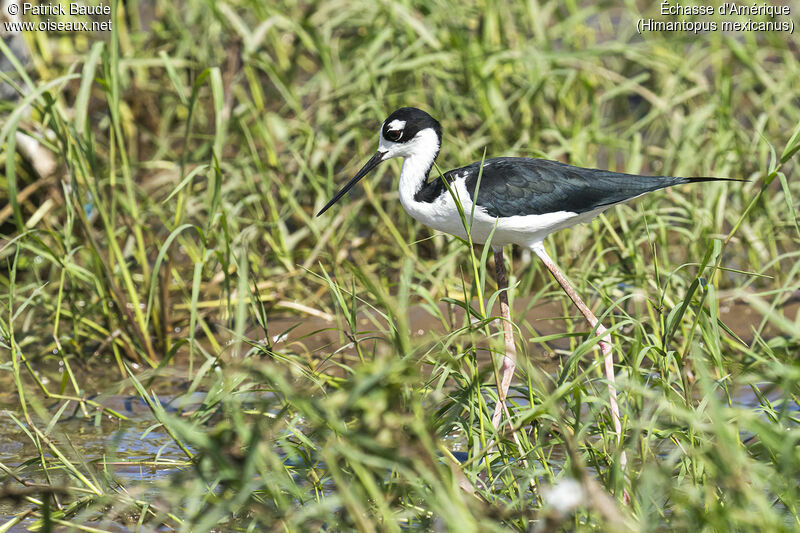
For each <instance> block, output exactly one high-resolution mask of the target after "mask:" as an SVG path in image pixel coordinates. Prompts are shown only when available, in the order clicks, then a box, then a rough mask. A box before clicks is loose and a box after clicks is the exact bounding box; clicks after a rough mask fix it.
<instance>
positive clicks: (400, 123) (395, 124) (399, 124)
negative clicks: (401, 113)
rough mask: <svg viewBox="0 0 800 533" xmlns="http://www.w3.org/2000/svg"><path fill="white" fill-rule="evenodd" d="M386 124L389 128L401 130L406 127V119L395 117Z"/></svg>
mask: <svg viewBox="0 0 800 533" xmlns="http://www.w3.org/2000/svg"><path fill="white" fill-rule="evenodd" d="M387 126H388V127H389V129H390V130H402V129H403V128H405V127H406V121H405V120H397V119H395V120H393V121H391V122H390V123H388V124H387Z"/></svg>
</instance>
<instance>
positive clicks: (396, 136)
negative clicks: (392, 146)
mask: <svg viewBox="0 0 800 533" xmlns="http://www.w3.org/2000/svg"><path fill="white" fill-rule="evenodd" d="M402 136H403V130H387V131H386V135H385V137H386V139H387V140H389V141H395V142H396V141H399V140H400V137H402Z"/></svg>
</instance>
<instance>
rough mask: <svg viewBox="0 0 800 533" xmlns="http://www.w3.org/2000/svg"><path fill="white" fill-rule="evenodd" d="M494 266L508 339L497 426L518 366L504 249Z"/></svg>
mask: <svg viewBox="0 0 800 533" xmlns="http://www.w3.org/2000/svg"><path fill="white" fill-rule="evenodd" d="M494 268H495V272H496V274H497V288H498V289H499V290H500V291H501V292H500V316H502V317H503V336H504V337H505V341H506V355H505V357H503V375H502V378H501V380H500V383H499V384H498V387H497V404H496V405H495V406H494V415H493V416H492V425H493V426H494V427H495V428H497V427H498V425H499V424H500V416H501V414H502V412H503V410H504V409H505V405H506V397H507V396H508V389H509V387H511V379H512V378H513V377H514V369H516V367H517V347H516V346H515V345H514V330H513V329H512V327H511V309H510V308H509V307H508V290H507V289H508V281H507V280H506V266H505V264H504V263H503V249H502V248H498V249H496V250H495V252H494Z"/></svg>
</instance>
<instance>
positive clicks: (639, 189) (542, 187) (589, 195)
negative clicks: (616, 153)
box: [414, 157, 693, 217]
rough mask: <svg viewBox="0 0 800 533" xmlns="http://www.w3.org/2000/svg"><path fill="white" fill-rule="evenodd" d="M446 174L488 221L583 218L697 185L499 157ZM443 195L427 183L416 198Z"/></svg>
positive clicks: (435, 185) (441, 186) (442, 189)
mask: <svg viewBox="0 0 800 533" xmlns="http://www.w3.org/2000/svg"><path fill="white" fill-rule="evenodd" d="M480 168H481V163H480V162H476V163H473V164H471V165H467V166H466V167H462V168H457V169H454V170H451V171H449V172H447V173H445V175H444V177H445V179H446V180H447V181H448V182H452V181H453V180H454V179H456V178H457V177H461V176H462V175H465V180H466V187H467V190H468V191H469V194H470V196H471V197H472V198H473V201H475V200H474V198H475V189H476V188H478V199H477V202H476V203H477V205H479V206H481V207H484V208H485V209H486V211H487V212H488V213H489V215H490V216H493V217H509V216H515V215H542V214H545V213H552V212H557V211H569V212H573V213H585V212H587V211H593V210H595V209H598V208H601V207H607V206H610V205H613V204H617V203H620V202H624V201H625V200H630V199H631V198H634V197H636V196H639V195H641V194H644V193H647V192H650V191H655V190H658V189H663V188H665V187H669V186H671V185H677V184H680V183H688V182H690V181H693V180H692V179H690V178H689V179H687V178H677V177H671V176H640V175H636V174H623V173H620V172H611V171H608V170H599V169H594V168H581V167H575V166H572V165H567V164H565V163H559V162H558V161H549V160H546V159H532V158H527V157H499V158H496V159H487V160H485V161H484V163H483V171H482V172H481V180H480V187H477V186H478V174H479V171H480ZM444 192H445V185H444V183H443V182H442V180H441V179H434V180H431V181H429V182H428V183H426V184H425V185H424V186H423V187H422V188H421V189H420V191H419V192H417V194H416V195H415V196H414V198H415V199H416V200H417V201H426V202H432V201H434V200H435V199H436V198H437V197H438V196H439V195H440V194H442V193H444Z"/></svg>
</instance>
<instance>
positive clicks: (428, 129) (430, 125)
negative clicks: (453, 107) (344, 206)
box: [317, 107, 442, 216]
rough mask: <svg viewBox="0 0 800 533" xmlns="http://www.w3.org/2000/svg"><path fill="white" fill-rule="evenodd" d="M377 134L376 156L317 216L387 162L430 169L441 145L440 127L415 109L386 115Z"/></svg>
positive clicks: (433, 120)
mask: <svg viewBox="0 0 800 533" xmlns="http://www.w3.org/2000/svg"><path fill="white" fill-rule="evenodd" d="M379 134H380V141H379V144H378V151H377V152H375V155H373V156H372V158H371V159H370V160H369V161H367V163H366V164H365V165H364V166H363V167H362V168H361V170H359V171H358V173H357V174H356V175H355V176H354V177H353V179H351V180H350V181H349V182H348V183H347V185H345V186H344V187H342V188H341V190H340V191H339V192H337V193H336V195H335V196H334V197H333V198H332V199H331V201H330V202H328V203H327V204H326V205H325V207H323V208H322V209H321V210H320V212H319V213H317V216H320V215H321V214H322V213H324V212H325V211H327V210H328V208H329V207H331V206H332V205H333V204H335V203H336V202H338V201H339V199H340V198H341V197H342V196H344V195H345V194H346V193H347V191H349V190H350V189H351V188H352V187H353V185H355V184H356V183H358V181H359V180H360V179H361V178H363V177H364V176H366V175H367V174H369V173H370V171H371V170H373V169H374V168H375V167H377V166H378V165H380V164H381V163H382V162H384V161H386V160H387V159H391V158H393V157H419V158H421V159H424V160H425V161H427V162H429V165H433V161H434V159H436V156H437V155H438V154H439V147H440V146H441V145H442V126H441V125H440V124H439V122H438V121H437V120H436V119H435V118H433V117H432V116H430V115H429V114H427V113H426V112H425V111H422V110H421V109H417V108H416V107H401V108H400V109H398V110H397V111H395V112H394V113H392V114H391V115H389V117H388V118H387V119H386V120H384V121H383V124H382V125H381V129H380V132H379ZM428 168H430V166H429V167H428Z"/></svg>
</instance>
